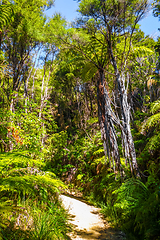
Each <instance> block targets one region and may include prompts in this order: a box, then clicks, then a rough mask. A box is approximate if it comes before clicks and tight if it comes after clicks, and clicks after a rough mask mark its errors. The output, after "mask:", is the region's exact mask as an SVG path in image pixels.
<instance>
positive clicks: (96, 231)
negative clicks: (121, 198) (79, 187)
mask: <svg viewBox="0 0 160 240" xmlns="http://www.w3.org/2000/svg"><path fill="white" fill-rule="evenodd" d="M60 198H61V200H62V203H63V205H64V207H65V208H66V209H67V210H69V214H70V217H71V218H70V223H71V224H72V225H73V229H74V231H73V232H72V233H70V234H69V238H70V239H74V240H75V239H76V240H88V239H90V240H96V239H101V240H109V239H112V240H118V239H119V240H123V239H125V238H124V234H123V233H122V232H117V231H115V230H114V229H112V228H110V227H109V225H108V223H107V222H106V221H105V220H104V219H103V218H102V215H101V214H100V213H99V211H100V209H98V208H95V207H94V206H90V205H88V204H86V203H84V202H82V201H79V200H77V199H75V198H72V197H68V196H65V195H61V196H60Z"/></svg>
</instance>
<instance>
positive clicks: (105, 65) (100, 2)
mask: <svg viewBox="0 0 160 240" xmlns="http://www.w3.org/2000/svg"><path fill="white" fill-rule="evenodd" d="M79 2H80V4H79V12H80V13H81V16H82V17H81V18H80V19H79V20H78V22H77V24H75V28H76V29H77V31H75V30H73V29H72V30H71V31H70V34H71V35H72V40H70V41H69V38H68V37H69V34H68V35H67V38H66V39H65V40H63V42H66V43H67V44H68V46H69V47H70V48H71V47H72V48H73V49H74V50H75V51H78V52H79V54H81V56H82V55H83V57H84V58H85V59H86V61H89V62H90V63H92V64H93V65H94V66H96V68H97V71H98V72H97V73H98V75H97V76H98V77H97V100H98V112H99V123H100V128H101V136H102V140H103V142H104V150H105V152H106V153H107V154H106V155H107V156H108V158H109V159H110V158H111V157H114V159H115V162H116V165H117V169H120V154H119V150H118V143H117V136H116V131H115V125H117V126H118V127H119V128H120V129H121V133H122V141H123V146H124V151H125V156H126V159H127V160H128V161H130V166H131V170H132V169H133V171H132V173H133V174H135V175H139V173H138V172H139V171H138V165H137V160H136V153H135V147H134V142H133V138H132V134H131V126H130V105H129V102H128V96H127V91H128V82H129V71H128V69H127V67H128V60H129V57H130V52H131V51H132V48H133V45H132V37H133V33H134V31H135V30H136V27H137V23H138V22H139V21H140V20H141V19H142V17H143V16H144V14H145V13H146V12H147V11H148V8H149V2H148V1H147V0H143V1H142V0H140V1H134V0H132V1H131V0H128V1H120V0H119V1H114V0H107V1H105V0H87V1H84V0H82V1H79ZM106 75H108V76H110V79H112V80H113V81H114V91H113V93H112V99H111V97H110V92H109V91H108V89H107V84H106V79H105V78H106ZM112 86H113V84H112ZM112 89H113V88H112ZM110 90H111V89H110Z"/></svg>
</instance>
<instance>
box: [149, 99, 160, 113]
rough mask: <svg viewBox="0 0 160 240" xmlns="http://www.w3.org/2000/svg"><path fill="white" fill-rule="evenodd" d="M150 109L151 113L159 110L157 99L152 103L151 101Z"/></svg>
mask: <svg viewBox="0 0 160 240" xmlns="http://www.w3.org/2000/svg"><path fill="white" fill-rule="evenodd" d="M150 111H151V113H152V114H154V113H156V112H157V111H160V100H157V101H155V102H154V103H152V105H151V110H150Z"/></svg>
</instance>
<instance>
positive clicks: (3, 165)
mask: <svg viewBox="0 0 160 240" xmlns="http://www.w3.org/2000/svg"><path fill="white" fill-rule="evenodd" d="M44 166H45V164H44V162H43V161H42V159H41V160H40V159H32V158H31V157H30V156H29V155H27V152H12V153H3V154H2V153H1V154H0V178H1V182H0V199H1V200H0V215H1V220H0V227H1V236H3V237H4V239H5V237H6V236H7V237H8V234H10V233H9V231H10V230H12V231H16V228H15V226H16V225H17V224H18V228H20V229H21V230H22V229H23V225H24V226H25V229H26V230H27V231H26V233H23V234H31V238H30V239H32V238H33V239H44V238H43V237H44V235H43V234H44V232H48V238H46V239H57V238H58V237H60V236H63V234H65V232H66V230H64V229H66V227H65V224H66V217H65V215H64V210H63V209H62V207H61V205H60V204H59V202H58V193H59V188H64V187H65V186H64V184H63V183H62V182H61V181H60V180H58V179H57V178H56V176H55V174H53V173H52V172H47V171H43V168H44ZM41 208H42V209H43V214H42V215H41V217H40V219H39V222H37V218H38V216H39V214H40V211H41ZM57 208H58V210H57ZM36 209H37V210H36ZM14 212H15V213H16V214H13V213H14ZM11 215H12V216H13V217H12V219H11V218H10V217H9V216H11ZM21 216H22V219H21ZM62 216H63V217H62ZM25 217H27V218H29V219H31V222H32V223H31V224H29V222H28V221H27V222H26V224H25V223H23V222H25V221H24V220H25ZM18 219H21V221H20V220H18ZM44 219H46V221H48V222H50V224H52V228H53V226H54V232H55V235H54V236H53V234H52V237H51V234H50V233H49V229H48V228H47V229H46V228H45V225H44ZM53 219H54V222H53ZM19 221H20V222H19ZM58 221H59V222H60V225H58ZM22 223H23V224H22ZM28 224H29V225H28ZM36 224H37V225H36ZM40 224H41V227H40ZM39 228H41V229H39ZM7 229H8V231H7ZM38 229H39V230H38ZM42 230H43V234H42ZM52 230H53V229H52ZM52 230H51V229H50V232H51V231H52ZM28 231H30V233H29V232H28ZM56 231H57V232H56ZM15 234H16V233H15ZM32 235H33V236H32ZM41 235H42V236H43V237H42V238H40V236H41ZM49 236H50V238H49ZM10 239H12V238H10ZM16 239H17V238H16Z"/></svg>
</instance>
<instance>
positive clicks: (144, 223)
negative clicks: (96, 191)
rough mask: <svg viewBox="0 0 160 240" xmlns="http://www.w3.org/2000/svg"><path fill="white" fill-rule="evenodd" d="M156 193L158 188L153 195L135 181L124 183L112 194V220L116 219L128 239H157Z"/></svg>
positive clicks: (158, 226) (158, 200)
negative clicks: (126, 233) (113, 195)
mask: <svg viewBox="0 0 160 240" xmlns="http://www.w3.org/2000/svg"><path fill="white" fill-rule="evenodd" d="M158 192H159V187H158V188H157V187H156V188H155V192H154V193H153V192H151V191H150V190H149V188H148V187H147V186H146V185H145V184H143V183H142V182H141V181H139V180H135V179H130V180H127V181H125V182H124V183H122V185H121V187H120V188H119V189H117V190H116V191H114V192H113V194H115V197H114V199H115V200H114V204H113V209H114V218H116V219H117V220H116V222H117V223H118V224H119V226H121V227H122V229H123V230H124V231H126V232H128V235H129V236H130V239H158V236H159V233H160V232H159V229H160V222H159V214H160V209H159V204H160V198H159V194H158ZM112 211H113V210H112ZM132 235H133V236H135V237H133V236H132Z"/></svg>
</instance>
